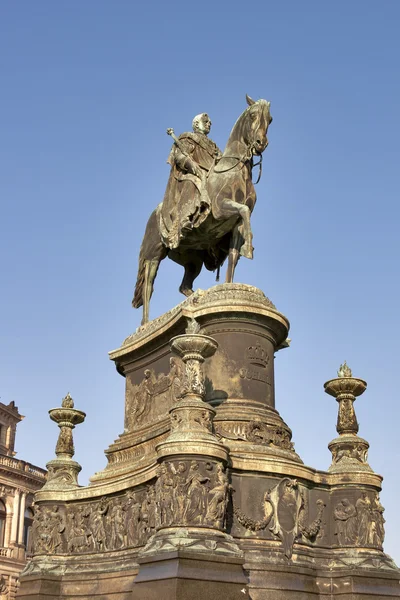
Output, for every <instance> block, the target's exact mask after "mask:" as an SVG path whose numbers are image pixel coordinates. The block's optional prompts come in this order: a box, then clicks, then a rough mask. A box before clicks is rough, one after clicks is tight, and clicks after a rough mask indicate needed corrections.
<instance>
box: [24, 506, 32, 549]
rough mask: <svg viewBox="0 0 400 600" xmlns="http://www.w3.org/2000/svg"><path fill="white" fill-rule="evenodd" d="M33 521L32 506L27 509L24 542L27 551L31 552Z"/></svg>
mask: <svg viewBox="0 0 400 600" xmlns="http://www.w3.org/2000/svg"><path fill="white" fill-rule="evenodd" d="M32 523H33V510H32V509H31V508H27V509H26V511H25V518H24V538H23V540H22V541H23V543H24V544H25V548H26V551H27V552H31V539H30V537H31V531H32Z"/></svg>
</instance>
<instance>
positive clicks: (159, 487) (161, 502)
mask: <svg viewBox="0 0 400 600" xmlns="http://www.w3.org/2000/svg"><path fill="white" fill-rule="evenodd" d="M173 489H174V480H173V478H172V476H171V474H170V472H169V470H168V466H167V465H166V464H165V463H162V464H161V465H160V466H159V468H158V478H157V481H156V484H155V492H156V503H157V516H158V519H159V524H160V525H169V524H170V523H171V522H172V516H173V504H172V502H173Z"/></svg>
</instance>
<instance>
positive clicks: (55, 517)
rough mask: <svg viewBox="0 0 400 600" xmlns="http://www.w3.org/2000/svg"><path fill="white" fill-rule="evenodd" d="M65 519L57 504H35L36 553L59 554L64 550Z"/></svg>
mask: <svg viewBox="0 0 400 600" xmlns="http://www.w3.org/2000/svg"><path fill="white" fill-rule="evenodd" d="M64 531H65V521H64V518H63V516H62V514H61V512H60V510H59V507H58V506H57V505H55V506H52V507H48V506H45V507H40V506H39V505H36V506H35V516H34V521H33V524H32V545H33V550H34V553H35V554H57V553H60V552H61V551H62V533H63V532H64Z"/></svg>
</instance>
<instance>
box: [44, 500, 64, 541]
mask: <svg viewBox="0 0 400 600" xmlns="http://www.w3.org/2000/svg"><path fill="white" fill-rule="evenodd" d="M48 518H49V520H50V523H51V524H50V527H49V528H50V536H49V538H48V545H47V549H48V551H49V552H51V553H55V552H57V549H58V548H59V546H61V543H62V538H61V534H62V532H63V531H64V529H65V522H64V519H63V517H62V515H61V514H60V512H59V507H58V506H57V505H54V506H53V507H52V508H51V509H49V512H48Z"/></svg>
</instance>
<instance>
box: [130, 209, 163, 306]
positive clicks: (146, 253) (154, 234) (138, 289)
mask: <svg viewBox="0 0 400 600" xmlns="http://www.w3.org/2000/svg"><path fill="white" fill-rule="evenodd" d="M167 253H168V251H167V248H166V247H165V246H164V245H163V243H162V241H161V237H160V232H159V229H158V224H157V209H156V210H154V211H153V212H152V213H151V215H150V218H149V220H148V222H147V225H146V231H145V234H144V238H143V242H142V245H141V247H140V252H139V268H138V274H137V279H136V286H135V293H134V296H133V300H132V306H133V308H139V307H140V306H142V305H143V288H144V285H145V281H146V263H149V262H151V263H156V264H157V265H158V263H159V262H160V261H161V260H163V259H164V258H165V257H166V256H167ZM156 273H157V270H156V271H155V272H154V273H153V275H152V277H153V280H154V277H155V276H156Z"/></svg>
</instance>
